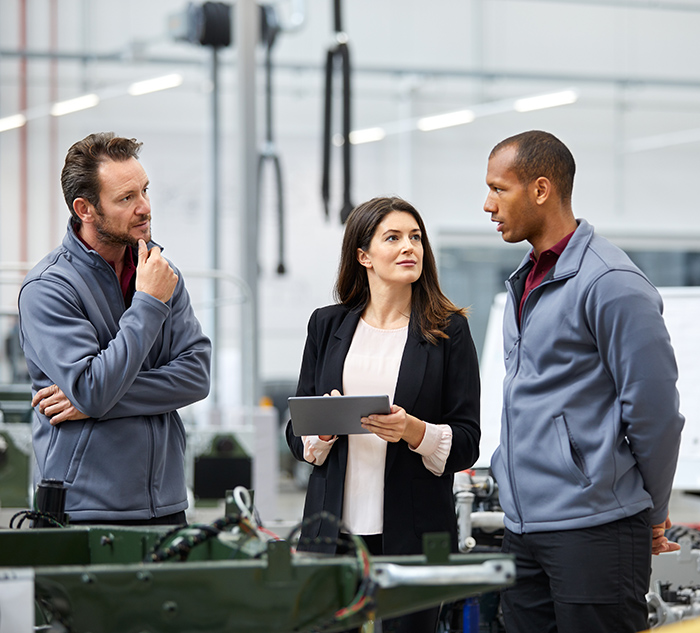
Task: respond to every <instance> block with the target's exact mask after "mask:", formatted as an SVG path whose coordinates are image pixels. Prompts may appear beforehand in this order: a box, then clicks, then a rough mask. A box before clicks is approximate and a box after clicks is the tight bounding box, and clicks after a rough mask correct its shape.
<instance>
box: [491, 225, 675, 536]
mask: <svg viewBox="0 0 700 633" xmlns="http://www.w3.org/2000/svg"><path fill="white" fill-rule="evenodd" d="M578 222H579V226H578V229H577V230H576V232H575V233H574V235H573V236H572V238H571V241H570V242H569V243H568V245H567V247H566V248H565V249H564V251H563V253H562V254H561V256H560V258H559V260H558V262H557V264H556V266H555V267H554V268H553V269H552V271H550V273H549V275H548V276H547V277H546V278H545V280H544V281H543V283H542V284H541V285H540V286H539V287H538V288H536V289H535V290H533V291H532V292H531V293H530V295H528V297H527V299H526V300H525V304H524V306H523V310H522V320H521V323H520V324H518V320H517V310H518V305H519V303H520V297H521V296H522V292H523V288H524V284H525V278H526V277H527V273H528V272H529V270H530V267H531V266H532V264H531V263H530V260H529V255H528V256H526V258H525V259H524V260H523V262H522V263H521V265H520V267H519V268H518V270H517V271H516V272H515V273H513V275H511V277H510V279H509V280H508V282H507V284H506V285H507V287H508V300H507V305H506V308H505V314H504V324H503V336H504V353H505V364H506V377H505V380H504V384H503V414H502V420H501V440H500V446H499V447H498V449H497V450H496V452H495V453H494V456H493V459H492V468H493V473H494V476H495V477H496V479H497V481H498V486H499V497H500V502H501V505H502V507H503V509H504V511H505V514H506V519H505V523H506V527H507V528H508V529H510V530H511V531H513V532H516V533H522V532H542V531H545V532H546V531H553V530H569V529H577V528H585V527H592V526H595V525H602V524H604V523H609V522H611V521H615V520H617V519H621V518H624V517H628V516H632V515H634V514H636V513H638V512H640V511H642V510H644V509H646V508H651V509H652V510H651V514H650V519H651V521H652V524H657V523H661V522H663V521H664V519H665V518H666V514H667V511H668V500H669V496H670V493H671V487H672V483H673V477H674V473H675V469H676V461H677V458H678V450H679V444H680V436H681V429H682V428H683V423H684V418H683V416H682V415H681V414H680V413H679V410H678V404H679V397H678V392H677V390H676V380H677V376H678V371H677V368H676V361H675V356H674V353H673V349H672V347H671V342H670V338H669V335H668V332H667V330H666V327H665V324H664V320H663V317H662V310H663V307H662V302H661V297H660V296H659V293H658V292H657V290H656V289H655V288H654V286H653V285H652V284H651V283H650V282H649V280H648V279H647V278H646V277H645V276H644V275H643V274H642V272H641V271H640V270H639V269H638V268H637V267H636V266H635V265H634V264H633V263H632V262H631V261H630V259H629V258H628V257H627V255H625V254H624V253H623V252H622V251H621V250H620V249H618V248H617V247H616V246H613V245H612V244H610V243H609V242H608V241H607V240H605V239H604V238H602V237H599V236H597V235H596V234H595V233H594V230H593V227H592V226H591V225H590V224H588V223H587V222H586V221H585V220H579V221H578Z"/></svg>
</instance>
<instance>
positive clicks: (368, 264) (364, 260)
mask: <svg viewBox="0 0 700 633" xmlns="http://www.w3.org/2000/svg"><path fill="white" fill-rule="evenodd" d="M357 261H358V262H360V265H361V266H364V267H365V268H372V261H371V260H370V258H369V255H367V253H365V251H363V250H362V249H361V248H358V249H357Z"/></svg>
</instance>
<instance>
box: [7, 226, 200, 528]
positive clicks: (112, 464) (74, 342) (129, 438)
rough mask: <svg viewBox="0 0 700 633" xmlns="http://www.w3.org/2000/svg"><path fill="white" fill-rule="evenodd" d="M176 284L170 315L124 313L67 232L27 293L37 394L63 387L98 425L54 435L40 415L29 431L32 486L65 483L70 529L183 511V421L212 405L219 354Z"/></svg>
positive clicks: (73, 426)
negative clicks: (189, 408)
mask: <svg viewBox="0 0 700 633" xmlns="http://www.w3.org/2000/svg"><path fill="white" fill-rule="evenodd" d="M154 245H155V244H154V243H151V244H149V248H151V247H152V246H154ZM134 257H135V259H134V261H136V254H135V255H134ZM171 266H172V264H171ZM173 269H175V268H174V266H173ZM176 272H178V271H177V270H176ZM178 276H179V281H178V282H177V286H176V288H175V292H174V293H173V296H172V297H171V298H170V300H169V301H168V302H167V303H162V302H161V301H159V300H158V299H155V298H154V297H152V296H151V295H149V294H147V293H144V292H136V293H134V296H133V300H132V303H131V306H129V307H128V308H126V306H125V303H124V299H123V295H122V291H121V288H120V285H119V280H118V279H117V276H116V274H115V272H114V269H113V268H112V267H111V266H110V265H109V264H108V263H107V262H106V261H105V260H104V259H103V258H102V257H101V256H100V255H98V254H97V253H96V252H95V251H92V250H89V249H87V248H86V247H85V246H84V245H83V243H82V242H80V240H79V239H78V238H77V237H76V235H75V233H74V231H73V229H72V227H71V225H70V223H69V226H68V232H67V234H66V236H65V238H64V240H63V244H62V245H61V246H60V247H58V248H56V249H55V250H54V251H52V252H51V253H49V254H48V255H47V256H46V257H44V259H42V260H41V261H40V262H39V263H38V264H37V265H36V266H35V267H34V268H33V269H32V271H31V272H30V273H29V274H28V275H27V277H26V278H25V280H24V283H23V284H22V288H21V289H20V294H19V311H20V340H21V343H22V348H23V350H24V353H25V356H26V358H27V365H28V368H29V374H30V376H31V379H32V387H33V390H34V392H36V391H38V390H39V389H41V388H43V387H47V386H49V385H51V384H54V383H55V384H56V385H58V386H59V387H60V388H61V389H62V390H63V392H64V393H65V395H66V396H67V397H68V399H69V400H70V401H71V402H72V403H73V405H74V406H75V407H76V408H77V409H78V410H80V411H82V412H83V413H85V414H86V415H89V416H90V417H89V418H88V419H85V420H76V421H67V422H62V423H61V424H58V425H56V426H51V424H50V423H49V420H48V418H46V417H45V416H44V415H42V414H40V413H39V411H38V408H37V409H35V412H34V419H33V422H32V437H33V444H34V453H35V455H36V460H37V466H38V473H36V474H37V476H38V477H39V478H52V479H60V480H62V481H64V482H65V484H66V487H67V491H66V511H67V512H68V513H69V514H70V516H71V518H72V519H74V520H86V521H91V520H143V519H149V518H152V517H157V516H164V515H168V514H172V513H175V512H180V511H181V510H184V509H185V508H186V507H187V491H186V485H185V471H184V457H185V443H186V442H185V429H184V427H183V424H182V421H181V419H180V416H179V415H178V413H177V411H176V409H178V408H179V407H183V406H185V405H188V404H191V403H193V402H196V401H198V400H201V399H202V398H205V397H206V395H207V394H208V392H209V372H210V357H211V343H210V341H209V339H208V338H207V337H206V336H204V335H203V333H202V329H201V327H200V324H199V322H198V321H197V319H196V317H195V315H194V312H193V310H192V306H191V305H190V299H189V295H188V293H187V290H186V289H185V284H184V282H183V279H182V276H181V275H180V274H179V272H178Z"/></svg>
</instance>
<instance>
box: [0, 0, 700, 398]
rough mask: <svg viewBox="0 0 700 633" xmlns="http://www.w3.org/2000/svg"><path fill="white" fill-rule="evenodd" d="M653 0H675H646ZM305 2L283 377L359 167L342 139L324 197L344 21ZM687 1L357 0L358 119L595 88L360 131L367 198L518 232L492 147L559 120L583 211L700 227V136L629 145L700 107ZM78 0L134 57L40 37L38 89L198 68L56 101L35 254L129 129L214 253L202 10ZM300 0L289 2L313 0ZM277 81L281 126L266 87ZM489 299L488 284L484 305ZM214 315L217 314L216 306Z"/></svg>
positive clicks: (11, 84) (225, 101) (283, 67)
mask: <svg viewBox="0 0 700 633" xmlns="http://www.w3.org/2000/svg"><path fill="white" fill-rule="evenodd" d="M22 2H26V6H27V10H28V48H29V50H30V51H32V52H34V53H46V52H47V51H48V49H49V41H50V20H49V16H50V6H51V5H50V2H49V0H2V2H1V3H0V118H1V117H4V116H7V115H10V114H14V113H15V112H16V111H17V108H18V104H19V90H18V89H19V85H20V77H21V67H20V63H19V57H18V56H17V55H16V51H17V49H18V47H19V38H18V33H19V27H18V24H19V23H18V16H19V7H20V6H21V3H22ZM652 4H653V5H655V6H656V8H654V9H650V8H646V7H648V6H651V5H652ZM305 5H306V21H305V24H304V26H303V28H302V29H301V30H299V31H297V32H295V33H289V34H283V35H282V36H280V39H279V42H278V44H277V46H276V48H275V54H274V55H275V61H276V62H277V63H278V64H279V65H280V68H278V69H277V71H276V74H275V86H276V100H275V128H276V137H277V145H278V152H279V154H280V156H281V159H282V163H283V168H284V176H285V183H286V187H285V197H286V202H287V233H286V243H285V247H286V253H287V262H286V263H287V269H288V273H287V274H286V275H285V276H283V277H278V276H277V275H276V274H275V272H274V270H275V268H276V265H277V261H276V252H277V236H276V230H275V227H276V223H275V219H274V211H273V202H274V196H273V195H272V194H271V193H270V192H269V191H267V189H266V192H265V195H264V197H263V203H264V204H263V211H262V215H261V218H260V222H261V224H260V228H261V230H260V235H261V237H260V244H259V248H260V264H261V277H260V286H259V290H260V340H259V349H260V355H261V356H260V370H261V375H262V378H263V379H264V380H270V379H287V380H294V379H295V377H296V373H297V371H298V366H299V361H300V357H301V351H302V347H303V342H304V336H305V326H306V321H307V319H308V316H309V314H310V313H311V311H312V310H313V309H314V308H315V307H317V306H319V305H323V304H326V303H328V302H330V301H331V300H332V298H331V290H332V284H333V280H334V276H335V270H336V266H337V257H338V252H339V245H340V240H341V237H342V227H341V226H340V225H339V223H338V220H337V216H338V211H339V209H340V198H339V196H340V191H341V185H342V181H341V178H340V176H339V173H338V170H339V168H340V155H339V154H338V153H336V154H334V156H333V159H334V167H335V169H336V175H335V177H334V179H333V183H332V189H333V194H334V201H333V204H332V214H333V215H332V217H331V219H330V221H327V220H326V219H325V218H324V215H323V210H322V204H321V199H320V183H321V128H322V124H321V121H322V88H323V85H322V82H323V80H322V70H321V64H322V62H323V60H324V59H325V52H326V50H327V49H328V47H329V46H331V45H332V41H333V34H332V24H333V20H332V15H331V13H330V10H331V7H332V5H333V3H332V2H329V1H327V0H323V1H322V0H307V2H306V3H305ZM623 5H625V6H623ZM679 5H680V3H679V2H656V3H649V2H646V1H645V0H638V1H637V2H634V1H630V2H626V3H621V2H609V3H607V4H605V3H600V2H595V1H589V2H583V1H582V2H573V1H567V0H559V1H555V0H549V1H530V0H433V1H432V2H430V3H427V2H424V1H421V0H373V1H371V2H370V1H369V0H352V1H347V2H345V3H344V26H345V29H346V31H347V32H348V34H349V36H350V49H351V54H352V58H353V63H354V68H355V73H354V77H353V80H354V101H353V119H354V125H353V127H354V128H356V129H357V128H364V127H370V126H375V125H380V124H384V123H388V122H391V121H396V120H398V119H410V118H412V117H416V116H421V115H426V114H438V113H442V112H447V111H451V110H456V109H461V108H465V107H468V106H470V105H475V104H479V103H484V102H490V101H497V100H501V99H505V98H513V97H518V96H524V95H529V94H536V93H540V92H546V91H551V90H558V89H563V88H569V87H575V88H577V89H578V90H579V93H580V98H579V101H578V102H577V103H576V104H574V105H569V106H566V107H562V108H557V109H551V110H542V111H539V112H532V113H525V114H516V113H507V114H500V115H494V116H490V117H486V118H483V119H477V120H476V121H475V122H474V123H472V124H470V125H467V126H462V127H457V128H451V129H446V130H442V131H437V132H433V133H419V132H413V133H408V134H405V135H393V136H388V137H387V138H386V139H385V140H384V141H382V142H380V143H374V144H368V145H361V146H355V147H354V149H353V152H354V159H353V168H354V183H353V199H354V201H355V202H356V203H359V202H361V201H363V200H365V199H367V198H369V197H372V196H374V195H380V194H389V193H391V194H399V195H403V196H405V197H407V198H409V199H410V200H411V201H412V202H414V203H415V204H416V205H417V206H418V208H419V209H420V210H421V211H422V212H423V215H424V217H425V220H426V224H427V226H428V230H429V232H430V234H431V235H432V236H433V237H434V241H435V239H437V236H438V235H451V234H454V233H455V232H459V233H463V234H466V235H474V234H484V235H486V236H488V237H487V238H486V239H488V240H491V243H494V244H496V243H498V236H497V235H495V233H493V231H492V226H491V225H490V223H489V222H488V218H487V216H486V215H485V214H484V213H483V212H482V210H481V205H482V203H483V198H484V196H485V193H486V188H485V185H484V182H483V180H484V174H485V167H486V158H487V155H488V152H489V151H490V149H491V147H493V145H494V144H495V143H497V142H498V141H500V140H501V139H503V138H505V137H506V136H509V135H511V134H514V133H517V132H520V131H523V130H525V129H533V128H541V129H547V130H549V131H552V132H553V133H555V134H557V135H558V136H560V137H561V138H562V140H564V142H566V143H567V144H568V145H569V146H570V148H571V149H572V151H573V153H574V155H575V157H576V159H577V164H578V176H577V182H576V186H575V189H574V208H575V211H576V213H577V214H578V215H581V216H585V217H587V218H588V219H589V220H590V221H591V222H592V223H593V224H595V225H596V227H597V228H599V229H600V230H601V231H602V232H611V233H616V234H621V233H622V234H624V233H625V232H630V233H634V234H643V235H652V236H655V235H660V234H664V235H667V236H671V237H673V236H683V237H685V238H688V237H690V238H691V240H696V241H697V242H698V243H700V227H699V223H698V215H699V212H700V209H699V208H698V202H697V196H696V195H694V194H695V189H696V186H695V183H696V181H697V173H698V167H700V151H699V150H700V146H699V144H698V143H697V142H694V143H686V144H682V145H675V146H670V147H665V148H661V149H657V150H653V151H646V152H637V153H624V152H622V151H621V150H622V149H624V147H625V143H627V142H629V141H632V140H635V139H639V138H643V137H649V136H655V135H660V134H668V133H673V132H679V131H684V130H696V129H700V107H699V106H700V71H699V70H698V66H697V60H698V59H699V58H700V50H699V49H700V39H699V38H698V37H697V33H698V32H700V3H698V2H687V7H688V8H687V10H679V9H678V7H679ZM56 6H57V12H58V23H57V31H58V47H57V50H58V52H59V53H61V54H63V55H64V56H65V55H68V54H83V53H92V54H97V55H106V54H110V53H118V52H121V53H123V58H122V59H121V60H119V61H90V62H87V63H82V62H80V61H76V60H71V59H65V58H60V59H58V61H56V62H55V65H54V67H53V70H52V66H51V64H50V62H49V60H48V58H47V57H46V56H45V55H41V54H37V55H34V56H32V57H30V58H29V60H28V63H27V81H28V99H29V107H30V108H35V107H37V108H39V107H43V106H46V105H47V104H48V103H49V102H50V100H51V94H50V81H51V76H52V72H54V76H55V77H56V81H57V89H58V94H59V98H62V99H65V98H70V97H74V96H78V95H79V94H82V93H84V92H86V91H89V90H97V91H105V90H108V89H112V88H120V89H122V90H123V88H124V87H125V86H126V85H127V84H128V83H129V82H131V81H135V80H139V79H144V78H148V77H153V76H158V75H161V74H166V73H170V72H180V73H182V74H183V76H184V78H185V81H184V83H183V85H182V86H181V87H180V88H177V89H174V90H170V91H165V92H162V93H155V94H152V95H147V96H143V97H139V98H132V97H127V96H115V97H113V98H111V99H106V100H104V101H103V102H102V103H101V104H100V105H99V106H98V107H97V108H94V109H92V110H89V111H85V112H82V113H78V114H73V115H68V116H65V117H62V118H60V119H58V120H55V121H54V122H53V123H50V122H49V118H48V117H41V118H37V119H34V120H31V121H30V122H29V125H28V126H27V136H28V144H27V152H28V168H29V186H28V211H27V212H28V218H29V226H30V235H31V240H30V243H29V250H28V258H29V259H30V260H32V261H34V260H36V259H38V258H39V257H41V256H42V255H43V254H44V253H45V252H46V251H48V250H49V249H50V248H52V247H53V246H55V245H56V244H57V243H58V242H59V240H60V239H61V236H62V233H63V230H64V226H65V222H66V220H67V217H68V213H67V209H66V208H65V206H64V204H63V201H62V198H61V193H60V187H59V183H58V176H59V171H60V167H61V165H62V160H63V156H64V155H65V152H66V150H67V148H68V147H69V146H70V144H71V143H72V142H74V141H75V140H78V139H79V138H82V137H83V136H85V135H86V134H88V133H90V132H93V131H98V130H114V131H115V132H117V133H119V134H122V135H128V136H134V137H137V138H138V139H139V140H142V141H144V149H143V152H142V161H143V164H144V166H145V167H146V169H147V171H148V173H149V176H150V178H151V182H152V186H151V194H152V201H153V215H154V237H155V238H156V239H157V240H158V241H160V242H161V243H163V244H164V245H165V247H166V249H167V250H166V254H167V255H169V256H170V257H171V258H172V259H173V260H174V261H175V262H176V263H178V265H179V266H180V267H181V268H183V269H184V270H185V271H187V270H188V269H190V270H202V269H204V268H207V267H208V266H209V261H210V260H209V256H210V255H209V252H210V243H209V230H208V214H207V211H208V203H209V196H210V181H209V176H208V174H209V163H210V156H209V151H208V144H209V141H208V134H209V129H210V120H209V116H210V110H209V107H210V105H209V104H210V101H209V97H210V92H209V88H210V82H209V71H208V68H207V62H208V58H209V56H208V51H206V50H204V49H201V48H199V47H195V46H192V45H189V44H185V43H174V42H172V41H171V40H170V39H169V37H168V35H167V19H168V16H169V15H171V14H173V13H176V12H179V11H182V10H183V9H184V8H185V6H186V3H185V2H177V1H172V0H171V1H167V0H145V1H143V0H142V1H141V2H135V1H133V0H129V1H123V2H118V3H117V2H107V1H106V0H98V1H88V0H60V2H58V3H57V4H56ZM279 7H280V9H281V11H282V12H283V14H286V13H288V11H289V9H290V7H291V2H281V3H279ZM221 59H222V71H221V84H222V96H221V112H222V127H223V131H222V139H221V142H222V148H223V149H222V163H221V164H222V180H223V182H222V186H221V198H222V203H221V232H220V248H221V256H222V268H224V269H225V270H226V271H227V272H230V273H234V274H237V273H239V272H240V270H241V265H240V252H241V239H242V238H241V236H242V234H243V232H242V230H241V224H240V218H241V210H240V209H239V208H238V194H239V188H240V183H239V181H238V167H237V143H238V138H239V134H238V130H237V129H236V91H237V86H236V69H235V61H236V55H235V51H234V50H232V49H230V50H226V51H222V53H221ZM156 60H157V61H156ZM178 60H179V61H178ZM377 69H388V70H391V71H392V72H377ZM370 71H372V72H370ZM431 71H432V72H431ZM448 71H450V72H451V73H452V74H447V73H448ZM479 73H486V74H485V75H483V76H482V75H479ZM260 78H262V75H261V74H260ZM259 96H260V99H259V107H260V118H259V120H258V126H259V128H260V129H261V130H262V92H260V95H259ZM336 105H337V107H336V109H339V105H338V104H336ZM52 134H55V137H54V138H55V141H54V146H53V147H54V148H55V149H54V150H53V151H52V149H51V148H52V144H51V143H52V142H51V138H52ZM684 138H690V135H688V136H687V137H684ZM20 144H21V135H20V133H19V132H18V131H10V132H5V133H0V262H10V261H16V260H17V259H18V258H19V254H20V252H21V249H20V244H19V238H18V209H19V208H20V200H21V190H20V186H19V157H20V155H21V154H20ZM268 182H269V181H268ZM438 241H439V240H438ZM438 246H439V244H438ZM188 285H189V286H190V288H191V290H192V292H193V295H195V300H196V301H197V302H198V305H199V304H201V305H203V302H204V301H205V299H206V292H205V287H204V284H203V283H202V282H200V281H198V280H195V279H194V278H192V280H191V281H189V282H188ZM229 290H230V295H227V296H230V297H232V298H233V297H234V296H235V295H236V292H237V291H236V290H235V288H233V287H231V288H229V289H228V290H226V291H225V292H228V291H229ZM15 294H16V285H14V284H11V283H10V284H7V283H6V284H3V285H2V286H0V305H1V307H2V308H3V309H8V310H10V309H11V307H12V306H13V305H14V300H15ZM489 308H490V306H488V305H484V306H479V305H475V306H473V310H477V311H488V310H489ZM200 316H201V317H202V320H203V321H204V322H205V323H206V322H207V319H208V313H207V312H206V310H204V309H203V308H202V311H201V314H200ZM223 317H224V319H223V320H224V322H225V323H226V330H225V333H224V336H223V337H222V344H223V345H224V346H225V347H226V348H227V349H231V350H233V351H232V354H233V357H234V358H235V357H236V348H237V346H238V344H239V339H240V336H239V333H238V331H237V327H238V307H237V306H235V305H231V306H229V307H227V308H226V310H225V311H224V314H223ZM233 374H235V370H232V374H231V376H224V377H223V378H224V381H227V380H230V381H234V377H233ZM230 393H231V394H235V393H236V392H235V390H231V392H230ZM231 397H232V398H235V397H236V396H235V395H232V396H231Z"/></svg>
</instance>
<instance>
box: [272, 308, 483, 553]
mask: <svg viewBox="0 0 700 633" xmlns="http://www.w3.org/2000/svg"><path fill="white" fill-rule="evenodd" d="M359 319H360V312H359V311H349V310H348V309H347V308H346V307H344V306H341V305H333V306H327V307H325V308H320V309H318V310H316V311H315V312H314V313H313V314H312V315H311V318H310V320H309V326H308V333H307V339H306V346H305V348H304V355H303V359H302V365H301V372H300V375H299V384H298V386H297V395H299V396H315V395H323V394H324V393H330V392H331V390H332V389H338V390H339V391H340V392H341V393H342V386H343V365H344V363H345V357H346V355H347V353H348V349H349V348H350V343H351V342H352V338H353V335H354V333H355V328H356V327H357V324H358V322H359ZM445 331H446V333H447V334H448V336H449V339H439V341H438V343H437V345H433V344H431V343H429V342H428V341H425V340H424V339H423V338H422V337H420V335H419V334H416V333H415V332H413V328H412V327H411V326H410V325H409V334H408V339H407V341H406V347H405V349H404V353H403V357H402V359H401V365H400V367H399V376H398V380H397V383H396V392H395V394H394V403H395V404H397V405H399V406H400V407H403V408H404V409H405V410H406V411H407V412H408V413H410V414H412V415H414V416H416V417H417V418H419V419H421V420H424V421H426V422H430V423H433V424H449V425H450V426H451V427H452V448H451V450H450V455H449V457H448V459H447V463H446V466H445V472H444V474H443V475H442V476H440V477H437V476H435V475H434V474H433V473H431V472H430V471H429V470H428V469H427V468H426V467H425V465H424V464H423V459H422V457H421V455H419V454H418V453H415V452H413V451H411V450H410V449H409V447H408V444H407V443H406V442H405V441H403V440H402V441H400V442H396V443H389V444H388V446H387V454H386V468H385V475H384V530H383V536H384V553H385V554H418V553H421V552H422V551H423V547H422V537H423V534H425V533H427V532H449V533H450V535H451V537H452V547H453V551H457V519H456V516H455V504H454V499H453V493H452V482H453V474H454V473H455V472H458V471H461V470H464V469H466V468H469V467H470V466H472V465H473V464H474V462H475V461H476V460H477V458H478V456H479V438H480V436H481V431H480V428H479V398H480V382H479V366H478V359H477V354H476V348H475V347H474V342H473V341H472V337H471V333H470V331H469V325H468V324H467V320H466V319H465V318H464V317H462V316H459V315H454V316H453V317H452V318H451V319H450V323H449V325H448V327H447V328H446V330H445ZM286 436H287V444H288V445H289V448H290V449H291V451H292V453H293V455H294V457H295V458H296V459H298V460H299V461H303V459H304V447H303V442H302V439H301V438H300V437H296V436H294V434H293V433H292V427H291V422H288V423H287V429H286ZM347 455H348V441H347V436H341V437H339V438H338V439H337V440H336V442H335V444H334V445H333V447H332V449H331V451H330V453H329V455H328V458H327V459H326V461H325V462H324V464H323V465H322V466H314V469H313V471H312V473H311V476H310V477H309V484H308V489H307V492H306V502H305V505H304V518H307V517H311V516H313V515H316V514H317V513H319V512H321V511H326V512H328V513H329V514H331V515H333V516H334V517H338V518H339V517H340V516H341V514H342V508H343V493H344V488H345V468H346V463H347ZM337 536H338V525H337V522H336V521H333V520H329V519H317V520H314V521H312V522H310V523H309V524H308V525H305V526H304V527H303V529H302V537H307V538H310V539H314V540H313V541H312V543H311V544H310V545H304V544H303V543H300V547H299V549H307V550H313V551H319V552H327V553H334V552H335V539H336V538H337Z"/></svg>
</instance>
